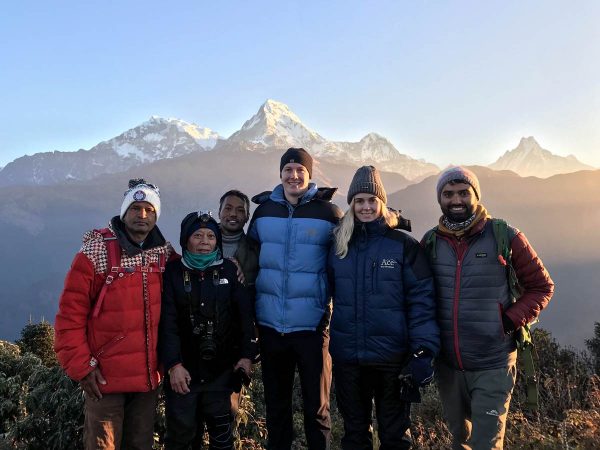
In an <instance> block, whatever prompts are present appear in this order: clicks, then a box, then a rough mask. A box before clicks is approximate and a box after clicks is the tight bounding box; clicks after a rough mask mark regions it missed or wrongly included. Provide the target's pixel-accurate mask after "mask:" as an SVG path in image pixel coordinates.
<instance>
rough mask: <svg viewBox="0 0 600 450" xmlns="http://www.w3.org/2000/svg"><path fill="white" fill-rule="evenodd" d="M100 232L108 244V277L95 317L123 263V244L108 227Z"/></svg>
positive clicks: (98, 301) (96, 306)
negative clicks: (114, 273)
mask: <svg viewBox="0 0 600 450" xmlns="http://www.w3.org/2000/svg"><path fill="white" fill-rule="evenodd" d="M98 232H99V233H100V234H101V235H102V239H103V240H104V245H105V246H106V279H105V281H104V284H103V285H102V289H100V293H99V294H98V298H97V299H96V304H95V305H94V312H93V313H92V316H93V317H94V318H96V317H98V315H99V314H100V310H101V309H102V303H103V302H104V296H105V295H106V290H107V289H108V286H109V285H110V284H111V283H112V282H113V279H114V276H113V272H118V270H119V266H120V265H121V246H120V245H119V241H118V239H117V237H116V236H115V235H114V234H113V233H112V231H110V229H108V228H102V229H101V230H98Z"/></svg>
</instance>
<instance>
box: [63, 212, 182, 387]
mask: <svg viewBox="0 0 600 450" xmlns="http://www.w3.org/2000/svg"><path fill="white" fill-rule="evenodd" d="M122 227H123V224H122V222H121V221H120V220H119V218H118V217H115V218H113V219H112V220H111V225H110V227H109V229H110V230H111V231H112V233H113V234H114V235H115V236H116V237H117V239H118V242H119V245H120V247H121V264H120V267H121V271H120V272H118V273H113V275H114V281H113V282H112V283H111V284H110V285H108V286H107V288H106V290H105V296H104V298H103V301H102V302H101V307H100V308H96V305H97V303H96V301H97V299H98V295H99V293H100V291H101V289H102V287H103V285H104V284H105V281H106V277H107V273H106V272H107V266H108V263H107V249H106V245H105V243H104V240H103V237H102V234H101V233H100V232H99V231H97V230H94V231H89V232H87V233H86V234H85V235H84V237H83V246H82V248H81V250H80V251H79V253H77V255H76V256H75V259H74V260H73V263H72V265H71V269H70V270H69V272H68V274H67V277H66V279H65V286H64V290H63V293H62V295H61V298H60V305H59V311H58V314H57V315H56V321H55V344H54V348H55V351H56V354H57V357H58V361H59V363H60V364H61V366H62V367H63V368H64V370H65V371H66V373H67V375H68V376H69V377H71V378H72V379H74V380H76V381H79V380H81V379H82V378H84V377H85V376H86V375H87V374H88V373H89V372H91V371H92V370H93V367H92V366H91V365H90V360H91V359H92V357H94V358H96V359H97V361H98V367H99V368H100V371H101V372H102V374H103V376H104V378H105V379H106V382H107V383H106V384H105V385H99V388H100V391H101V392H103V393H115V392H146V391H149V390H152V389H155V388H156V387H157V386H158V383H159V381H160V376H159V372H158V361H157V352H156V344H157V340H158V324H159V319H160V306H161V290H162V272H161V267H160V266H163V268H164V264H165V262H166V260H168V259H169V257H170V256H171V254H172V253H173V249H172V247H171V245H170V244H169V243H168V242H166V241H165V239H164V238H163V236H162V234H161V233H160V231H159V230H158V228H157V227H155V228H154V229H153V230H152V232H151V233H150V235H149V236H148V238H147V239H146V241H145V242H144V247H143V248H140V247H137V246H135V245H134V244H132V243H131V242H130V241H129V240H128V239H127V237H126V235H125V232H124V230H123V229H122Z"/></svg>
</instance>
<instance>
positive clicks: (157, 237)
mask: <svg viewBox="0 0 600 450" xmlns="http://www.w3.org/2000/svg"><path fill="white" fill-rule="evenodd" d="M109 228H110V229H111V230H112V232H113V233H114V234H115V236H116V237H117V240H118V241H119V245H120V246H121V248H122V249H123V250H125V253H127V256H135V255H137V254H139V253H142V252H143V251H145V250H149V249H151V248H154V247H161V246H163V245H165V244H166V240H165V238H164V237H163V235H162V233H161V232H160V230H159V229H158V226H156V225H155V226H154V228H152V230H151V231H150V233H148V236H147V237H146V240H145V241H144V242H143V243H142V245H139V244H138V243H136V242H133V241H132V240H131V239H130V238H129V234H127V231H125V224H124V223H123V221H122V220H121V218H120V217H119V216H115V217H113V218H112V219H110V224H109Z"/></svg>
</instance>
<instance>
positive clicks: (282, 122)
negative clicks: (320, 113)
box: [229, 99, 325, 149]
mask: <svg viewBox="0 0 600 450" xmlns="http://www.w3.org/2000/svg"><path fill="white" fill-rule="evenodd" d="M229 140H230V141H234V142H241V141H245V142H250V143H252V144H258V145H259V146H263V147H286V146H287V147H306V148H308V149H311V148H313V147H315V146H318V145H319V144H321V143H323V142H324V141H325V140H324V139H323V138H322V137H321V136H319V134H318V133H316V132H315V131H313V130H311V129H310V128H308V127H307V126H306V125H304V124H303V123H302V121H301V120H300V118H299V117H298V116H297V115H296V114H294V113H293V112H292V111H291V110H290V109H289V108H288V106H287V105H285V104H284V103H281V102H277V101H275V100H270V99H269V100H267V101H266V102H265V103H263V104H262V105H261V107H260V108H259V109H258V112H257V113H256V114H255V115H254V116H252V117H251V118H250V119H248V120H247V121H246V122H245V123H244V125H243V126H242V128H241V129H240V130H239V131H236V132H235V133H233V134H232V135H231V136H230V137H229Z"/></svg>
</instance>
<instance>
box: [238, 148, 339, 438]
mask: <svg viewBox="0 0 600 450" xmlns="http://www.w3.org/2000/svg"><path fill="white" fill-rule="evenodd" d="M279 169H280V177H281V184H279V185H278V186H276V187H275V189H274V190H273V191H272V192H270V193H269V192H267V193H264V194H260V195H258V196H255V197H254V198H253V199H252V200H253V201H254V202H255V203H259V206H258V208H257V209H256V211H255V212H254V215H253V216H252V221H251V222H250V226H249V231H248V236H249V237H250V238H251V239H254V240H255V241H257V242H258V243H260V246H261V248H260V257H259V272H258V277H257V279H256V318H257V322H258V324H259V336H260V346H261V358H262V375H263V383H264V389H265V406H266V410H267V431H268V433H269V443H268V447H267V448H268V449H269V450H289V449H290V448H291V445H292V440H293V421H292V392H293V386H294V373H295V369H296V366H298V373H299V375H300V383H301V385H302V397H303V402H304V431H305V433H306V441H307V444H308V449H309V450H322V449H328V448H329V438H330V430H331V421H330V417H329V390H330V386H331V357H330V356H329V351H328V347H329V336H328V334H327V331H326V327H327V325H328V322H329V311H330V308H329V302H328V289H327V275H326V263H327V254H328V251H329V247H330V244H331V238H332V230H333V227H334V226H335V225H336V224H337V222H338V220H339V218H340V217H341V215H342V213H341V211H340V209H339V208H338V207H337V206H335V205H334V204H332V203H331V198H332V196H333V194H334V193H335V191H336V189H330V188H320V189H318V188H317V186H316V185H315V184H314V183H311V182H310V178H311V176H312V158H311V156H310V155H309V154H308V152H307V151H306V150H304V149H302V148H290V149H288V150H287V151H286V152H285V153H284V155H283V156H282V157H281V163H280V167H279Z"/></svg>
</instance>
